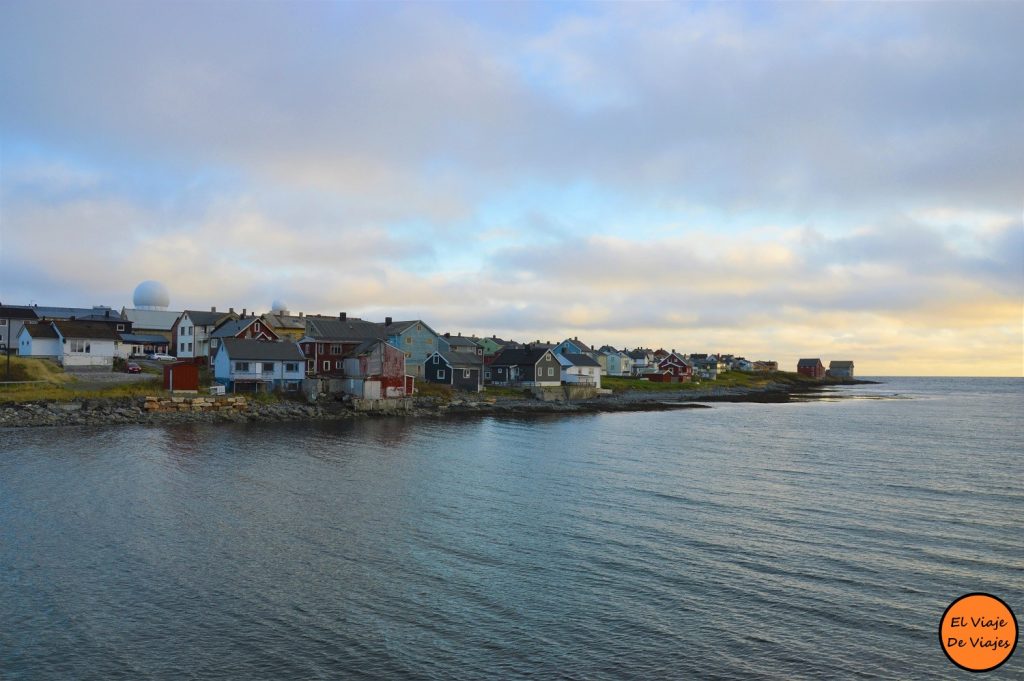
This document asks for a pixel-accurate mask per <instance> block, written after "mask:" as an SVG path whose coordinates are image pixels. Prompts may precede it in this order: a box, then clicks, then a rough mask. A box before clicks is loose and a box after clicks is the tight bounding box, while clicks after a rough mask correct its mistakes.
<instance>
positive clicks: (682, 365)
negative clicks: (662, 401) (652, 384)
mask: <svg viewBox="0 0 1024 681" xmlns="http://www.w3.org/2000/svg"><path fill="white" fill-rule="evenodd" d="M692 379H693V366H692V365H691V364H690V363H689V362H687V361H686V360H684V359H683V358H682V357H681V356H680V355H679V353H677V352H676V351H675V350H673V351H672V352H670V353H669V354H668V356H667V357H665V358H664V359H663V360H661V361H660V362H658V370H657V372H656V373H653V374H648V375H647V380H649V381H657V382H661V383H689V382H690V381H691V380H692Z"/></svg>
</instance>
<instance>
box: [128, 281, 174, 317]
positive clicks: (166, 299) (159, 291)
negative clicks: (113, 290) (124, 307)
mask: <svg viewBox="0 0 1024 681" xmlns="http://www.w3.org/2000/svg"><path fill="white" fill-rule="evenodd" d="M132 302H133V303H134V304H135V307H138V308H144V309H145V308H149V309H157V310H166V309H167V308H168V307H169V306H170V304H171V294H170V293H168V292H167V287H166V286H164V285H163V284H161V283H160V282H159V281H152V280H149V281H144V282H142V283H141V284H139V285H138V286H136V287H135V294H134V295H133V296H132Z"/></svg>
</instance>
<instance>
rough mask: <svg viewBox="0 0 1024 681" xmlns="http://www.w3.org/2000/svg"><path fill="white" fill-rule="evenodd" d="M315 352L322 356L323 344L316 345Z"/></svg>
mask: <svg viewBox="0 0 1024 681" xmlns="http://www.w3.org/2000/svg"><path fill="white" fill-rule="evenodd" d="M316 351H317V352H318V353H319V354H321V355H322V354H324V344H323V343H320V344H319V345H317V346H316Z"/></svg>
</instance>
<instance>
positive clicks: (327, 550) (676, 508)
mask: <svg viewBox="0 0 1024 681" xmlns="http://www.w3.org/2000/svg"><path fill="white" fill-rule="evenodd" d="M1021 385H1022V382H1020V381H1018V382H1008V383H1007V382H985V381H950V380H948V379H935V380H923V379H913V380H906V379H898V380H893V381H891V382H889V383H887V384H885V385H877V386H855V387H853V388H842V389H838V390H836V391H835V393H834V394H832V395H829V397H828V398H826V399H825V400H820V399H819V400H812V401H798V402H791V403H786V404H730V403H716V404H714V406H713V408H711V409H700V410H682V411H669V412H638V413H615V414H593V415H586V416H564V415H544V416H539V417H521V416H517V417H514V418H507V419H499V418H493V417H484V418H461V419H418V420H417V419H402V418H388V419H364V420H355V421H351V422H346V423H332V424H303V423H297V424H287V425H229V426H207V425H190V426H175V427H141V426H133V427H124V428H108V429H89V428H82V429H62V430H45V429H39V430H13V431H6V432H3V433H2V434H0V435H2V437H3V441H4V452H3V454H2V455H0V621H2V622H4V623H5V625H4V626H3V627H0V676H3V677H4V678H103V679H108V678H125V679H137V678H174V679H178V678H188V677H192V676H194V677H198V678H225V679H236V678H267V679H271V678H273V679H279V678H317V677H327V678H337V677H352V676H366V677H375V678H381V677H384V678H407V677H413V678H438V679H442V678H443V679H449V678H515V677H526V676H541V677H545V678H547V677H568V678H588V679H591V678H593V679H600V678H609V679H611V678H622V677H625V676H632V677H639V678H737V679H739V678H751V677H753V678H836V677H840V678H848V677H853V676H867V677H880V678H885V677H887V678H908V677H911V678H934V677H944V676H949V675H950V672H951V669H952V668H951V667H950V666H949V663H948V662H946V660H945V657H944V656H943V655H942V653H941V651H940V649H939V646H938V643H937V641H935V633H934V632H935V628H936V626H937V622H938V618H939V617H940V616H941V614H942V611H943V609H944V608H945V606H946V605H948V604H949V602H950V601H951V600H952V598H954V597H955V596H957V595H960V594H962V593H966V592H969V591H988V592H992V593H995V594H998V595H1000V596H1001V597H1002V598H1004V600H1006V601H1007V602H1009V603H1011V605H1013V604H1021V603H1024V583H1022V582H1021V580H1020V574H1021V569H1022V568H1024V564H1022V553H1021V543H1020V536H1021V535H1022V529H1024V528H1022V524H1024V523H1022V514H1021V509H1022V508H1024V489H1022V485H1021V482H1020V481H1021V480H1022V479H1024V463H1022V460H1021V447H1020V436H1019V432H1020V430H1019V427H1020V414H1021V413H1024V409H1022V407H1024V400H1022V392H1024V391H1022V390H1021ZM1018 612H1019V610H1018ZM1009 664H1010V665H1014V664H1016V663H1015V661H1013V660H1011V662H1010V663H1009ZM1004 670H1007V671H1008V672H1009V673H1013V668H1012V667H1010V666H1008V667H1007V668H1004ZM1004 670H1001V672H1003V671H1004Z"/></svg>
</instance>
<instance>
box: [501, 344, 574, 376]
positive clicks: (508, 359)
mask: <svg viewBox="0 0 1024 681" xmlns="http://www.w3.org/2000/svg"><path fill="white" fill-rule="evenodd" d="M488 374H490V376H489V377H488ZM484 382H486V383H493V384H495V385H523V386H555V385H561V383H562V372H561V366H560V364H559V363H558V360H557V359H555V354H554V353H553V352H551V349H550V348H546V347H545V348H538V347H534V346H532V345H530V344H527V345H526V347H524V348H522V349H513V350H502V351H501V352H500V353H498V355H496V356H495V358H494V360H493V361H491V363H490V365H489V366H488V367H487V368H486V369H485V370H484Z"/></svg>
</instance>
